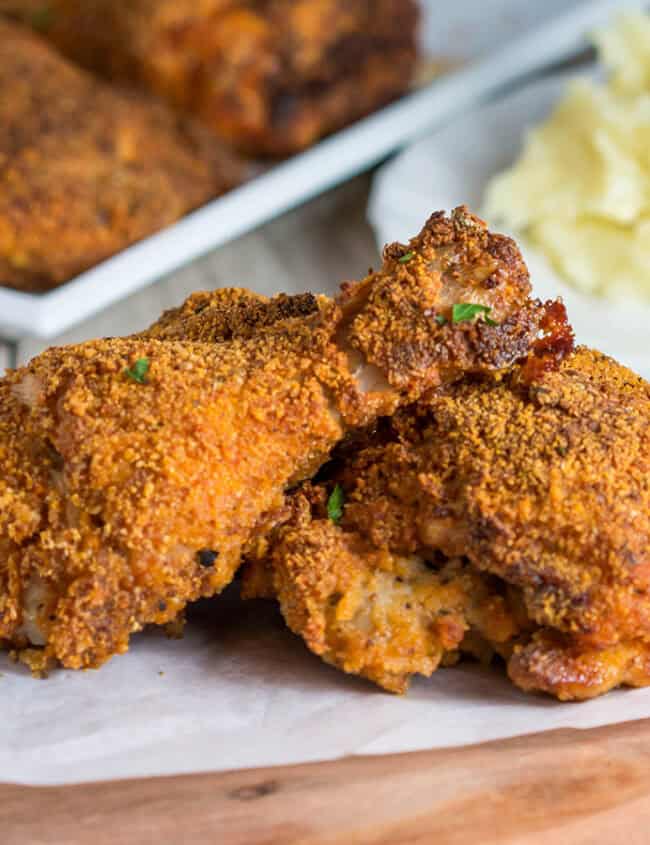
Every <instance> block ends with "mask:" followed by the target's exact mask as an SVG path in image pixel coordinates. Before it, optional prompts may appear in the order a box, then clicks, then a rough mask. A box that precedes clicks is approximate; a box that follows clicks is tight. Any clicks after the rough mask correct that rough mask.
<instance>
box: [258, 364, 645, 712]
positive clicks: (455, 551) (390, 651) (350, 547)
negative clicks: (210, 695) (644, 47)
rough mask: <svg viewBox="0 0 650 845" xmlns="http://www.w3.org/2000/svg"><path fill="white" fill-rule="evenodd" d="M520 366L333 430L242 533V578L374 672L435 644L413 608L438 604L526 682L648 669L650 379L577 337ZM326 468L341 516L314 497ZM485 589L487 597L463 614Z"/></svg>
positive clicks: (311, 635) (332, 650)
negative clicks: (360, 429) (258, 523)
mask: <svg viewBox="0 0 650 845" xmlns="http://www.w3.org/2000/svg"><path fill="white" fill-rule="evenodd" d="M538 361H539V359H538ZM536 368H537V365H536ZM534 369H535V368H534ZM536 371H537V375H538V378H537V380H535V381H533V382H530V381H529V377H530V372H529V371H528V367H527V366H526V365H525V366H524V367H523V368H522V369H517V370H514V371H512V372H511V373H510V374H509V375H507V376H505V377H504V378H501V379H497V380H494V379H492V380H490V379H475V378H467V379H465V380H464V381H462V382H460V383H457V384H454V385H451V386H449V387H445V388H441V389H439V390H436V391H433V392H431V393H430V394H428V395H427V396H426V397H424V398H423V399H422V400H421V401H420V402H419V404H417V405H416V406H411V407H410V408H406V409H403V410H400V411H398V413H397V415H396V416H395V418H394V419H393V420H392V421H391V422H389V423H385V424H384V425H382V426H380V428H379V429H378V430H377V431H375V432H374V433H372V435H371V436H370V437H369V438H367V439H366V441H365V442H364V441H363V440H362V441H361V443H359V441H358V440H352V441H350V442H349V443H347V444H346V443H344V444H343V445H342V446H341V447H340V448H339V451H338V459H337V461H336V462H335V463H334V465H333V469H331V470H330V471H329V473H328V475H327V476H326V477H325V479H324V480H323V481H322V482H321V483H320V485H319V486H318V487H317V488H316V491H315V492H314V491H312V490H310V488H306V490H305V492H303V493H301V494H298V496H297V503H295V502H294V506H293V507H294V515H293V517H292V519H291V521H290V522H289V523H288V525H286V526H283V527H279V528H277V529H276V530H275V532H274V533H272V535H271V538H270V540H267V541H266V544H264V543H263V544H261V545H260V546H259V547H257V548H256V549H255V550H254V551H255V554H254V563H253V564H252V565H251V568H250V569H249V571H248V573H247V576H246V589H247V593H248V594H249V595H252V596H264V595H266V596H273V595H277V597H278V598H279V600H280V603H281V606H282V609H283V613H284V615H285V617H286V619H287V621H288V623H289V625H290V627H291V628H292V629H293V630H294V631H296V632H297V633H299V634H301V635H302V636H303V637H304V638H305V640H306V642H307V644H308V645H309V647H310V648H311V649H312V650H313V651H315V652H316V653H318V654H322V655H323V656H324V658H325V659H326V660H328V661H330V662H333V663H335V664H336V665H338V666H340V667H341V668H343V669H345V670H346V671H353V672H358V673H360V674H363V675H365V676H366V677H369V678H371V679H372V680H375V681H376V682H377V683H380V684H381V685H382V686H385V687H386V688H387V689H393V690H398V691H400V690H402V689H403V688H405V686H406V683H407V680H408V676H409V675H410V674H412V673H414V672H420V673H422V674H428V673H430V672H431V671H433V669H435V666H436V665H437V663H438V661H439V660H440V659H442V655H443V654H444V650H445V647H446V646H445V643H444V642H442V641H441V640H440V638H437V632H436V627H435V624H433V625H432V617H431V615H427V613H428V612H429V610H431V609H432V608H436V607H440V606H441V607H443V608H446V609H450V610H451V611H452V612H453V613H454V614H457V617H458V616H459V617H460V619H461V624H460V628H459V629H458V630H459V632H460V635H459V643H458V644H457V647H460V648H461V649H462V648H464V647H465V646H464V644H463V639H462V635H463V631H464V630H465V629H469V630H470V631H475V632H477V633H478V634H479V635H480V637H481V640H482V641H483V643H485V642H487V643H488V644H491V645H492V646H493V647H494V648H496V650H497V651H498V652H499V653H500V654H501V655H502V656H504V657H505V658H506V659H507V661H508V673H509V675H510V677H511V679H512V680H513V681H514V682H515V683H516V684H517V685H518V686H520V687H521V688H522V689H524V690H527V691H543V692H546V693H549V694H552V695H555V696H556V697H558V698H560V699H563V700H569V699H577V700H581V699H587V698H592V697H594V696H597V695H601V694H603V693H604V692H607V691H608V690H609V689H612V688H614V687H616V686H619V685H628V686H644V685H647V684H649V683H650V659H649V653H650V651H649V650H650V598H649V596H650V584H649V579H650V522H649V516H650V385H649V384H648V383H647V382H645V381H644V380H643V379H641V378H640V377H638V376H636V375H635V374H634V373H632V372H631V371H629V370H627V369H626V368H625V367H622V366H621V365H619V364H617V363H615V362H614V361H612V360H611V359H609V358H607V357H606V356H604V355H602V354H601V353H598V352H594V351H592V350H589V349H585V348H580V349H578V350H577V351H576V352H575V353H573V354H572V355H570V356H569V357H568V358H567V359H566V360H565V361H564V362H563V363H562V364H561V366H560V367H559V369H557V370H556V371H550V370H548V369H547V368H546V367H545V366H543V367H541V368H537V369H536ZM335 482H337V483H339V484H341V485H342V487H343V490H344V491H345V508H344V514H343V517H342V520H341V522H340V525H334V524H333V523H332V522H331V521H328V520H327V514H326V509H325V500H326V491H330V490H331V489H332V487H333V484H334V483H335ZM306 501H308V502H309V503H310V507H311V509H310V510H307V509H306V505H305V502H306ZM449 559H451V560H452V561H453V560H459V559H461V560H462V559H466V560H468V561H469V562H470V563H471V565H470V566H468V567H467V568H465V569H463V570H461V571H459V570H458V569H454V568H453V566H452V569H451V572H450V571H449V569H448V567H449V566H450V564H449V563H448V561H449ZM264 560H266V564H264ZM424 561H433V562H434V564H435V565H434V566H433V571H426V569H425V568H424V564H423V562H424ZM443 573H444V574H446V575H448V576H449V577H450V581H449V582H448V583H447V584H445V585H444V587H445V589H444V590H443V589H442V586H441V583H440V580H439V579H440V577H441V576H442V574H443ZM396 574H398V575H399V577H400V578H401V581H400V582H399V585H393V584H392V583H391V579H393V580H397V579H396V578H395V576H396ZM486 578H488V579H489V580H484V579H486ZM463 579H465V582H463ZM464 584H467V587H466V588H465V586H464ZM445 590H446V591H447V592H445ZM454 590H457V591H458V592H456V593H455V594H454V593H453V591H454ZM407 595H408V598H406V596H407ZM452 595H454V596H455V597H454V598H452V597H451V596H452ZM433 596H437V597H439V598H440V599H441V605H439V606H437V605H436V604H435V599H434V598H433ZM484 596H487V598H488V600H489V601H493V600H494V596H498V597H499V598H500V601H501V602H503V604H497V605H495V606H496V607H497V612H496V613H495V611H494V609H492V608H491V609H490V610H489V611H488V612H487V613H486V614H484V616H483V617H482V618H479V619H477V617H476V608H475V605H474V604H473V602H474V601H476V600H478V599H480V598H482V597H484ZM407 602H408V605H407ZM339 604H340V606H341V608H342V611H341V614H338V613H337V608H338V607H339ZM348 608H352V611H351V612H350V613H349V614H348V615H346V614H347V609H348ZM377 608H379V610H377ZM423 608H424V612H423ZM434 618H435V617H434ZM452 618H453V617H452ZM423 620H425V621H426V623H423ZM504 620H510V623H511V627H510V628H508V626H507V624H506V625H505V627H500V626H499V623H500V622H504ZM490 622H492V623H493V624H496V631H497V632H500V633H499V635H498V636H497V635H495V630H494V628H493V629H492V630H490ZM427 625H428V627H427ZM463 626H464V627H463ZM500 637H501V638H500ZM405 655H408V656H409V659H410V661H411V662H410V663H409V661H408V660H406V659H405ZM427 661H428V662H427ZM395 667H400V669H399V670H398V669H397V668H395Z"/></svg>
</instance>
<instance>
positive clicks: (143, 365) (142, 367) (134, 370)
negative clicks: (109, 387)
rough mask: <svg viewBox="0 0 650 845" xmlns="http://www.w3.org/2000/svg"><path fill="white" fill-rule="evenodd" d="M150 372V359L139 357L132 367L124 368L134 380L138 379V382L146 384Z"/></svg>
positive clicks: (125, 373) (127, 374)
mask: <svg viewBox="0 0 650 845" xmlns="http://www.w3.org/2000/svg"><path fill="white" fill-rule="evenodd" d="M148 372H149V359H148V358H138V360H137V361H136V362H135V364H134V365H133V366H132V367H131V368H127V369H126V370H124V375H125V376H127V377H128V378H130V379H132V380H133V381H137V382H138V384H146V383H147V373H148Z"/></svg>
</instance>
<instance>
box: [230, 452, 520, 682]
mask: <svg viewBox="0 0 650 845" xmlns="http://www.w3.org/2000/svg"><path fill="white" fill-rule="evenodd" d="M365 457H366V458H368V457H369V455H368V454H367V453H366V455H365ZM351 470H352V467H350V466H348V467H347V472H346V477H347V476H348V475H351ZM358 471H360V467H358V468H357V469H356V472H358ZM350 481H351V482H352V485H351V486H350V485H347V484H346V486H345V490H346V499H347V500H348V501H350V502H356V503H357V507H356V509H353V508H352V504H350V505H349V506H348V507H346V513H345V517H344V519H343V521H342V523H341V524H335V523H334V522H333V521H332V520H331V519H329V518H328V514H327V504H326V502H327V493H328V490H331V489H332V487H331V483H330V484H328V485H318V486H316V487H313V486H311V485H309V484H307V485H305V486H304V487H303V488H302V489H301V490H300V491H299V492H298V493H297V494H295V495H294V496H293V497H292V498H291V499H290V504H291V510H292V515H291V518H290V519H289V520H288V521H287V522H286V523H285V524H283V525H282V526H281V527H279V528H278V529H277V530H276V531H275V532H272V533H271V535H270V536H269V537H266V538H263V539H262V540H261V542H260V543H259V544H258V546H257V547H256V548H255V549H254V550H252V551H251V555H250V557H249V561H248V564H247V567H246V569H245V570H244V583H243V596H244V597H245V598H249V599H252V598H273V597H276V598H277V599H278V601H279V603H280V608H281V610H282V613H283V616H284V618H285V620H286V622H287V624H288V626H289V627H290V628H291V630H292V631H293V632H294V633H296V634H298V635H299V636H301V637H302V638H303V639H304V641H305V643H306V644H307V646H308V647H309V649H310V650H311V651H313V652H314V653H315V654H317V655H319V656H320V657H322V659H323V660H325V661H326V662H327V663H330V664H332V665H334V666H337V667H338V668H340V669H342V670H343V671H345V672H348V673H351V674H356V675H361V676H362V677H365V678H368V679H369V680H371V681H374V682H375V683H377V684H379V685H380V686H381V687H383V688H384V689H386V690H389V691H390V692H396V693H403V692H406V690H407V689H408V685H409V681H410V678H411V676H412V675H414V674H420V675H425V676H429V675H431V674H432V673H433V672H434V671H435V670H436V669H437V668H438V666H439V665H441V664H442V665H450V664H452V663H455V662H456V661H457V660H458V657H459V655H460V653H461V652H469V653H471V654H473V655H475V656H477V657H479V658H480V659H482V660H485V661H489V660H490V658H491V656H492V654H493V653H494V652H495V651H498V652H499V653H503V654H506V653H509V652H510V650H511V648H512V641H513V640H514V638H515V636H516V635H517V634H518V633H519V628H518V624H517V620H516V617H515V614H514V613H513V612H512V610H511V608H510V606H509V604H508V598H507V591H506V589H505V585H503V584H502V583H501V584H499V582H498V579H496V578H491V577H490V576H485V575H482V574H480V573H479V572H478V571H477V570H476V569H474V568H473V567H472V566H470V565H469V563H468V561H467V560H466V559H463V558H455V559H451V560H448V559H446V558H444V557H443V556H441V555H438V556H436V555H427V554H426V552H423V550H421V549H420V548H419V547H418V544H417V543H413V542H410V541H408V540H407V539H406V538H405V536H404V535H403V533H402V532H401V531H400V530H398V531H395V532H392V531H391V530H390V529H391V528H395V527H396V526H395V525H394V524H393V525H390V524H389V525H386V524H385V523H384V525H383V528H384V529H387V530H386V533H385V534H384V536H383V538H382V540H381V541H380V540H379V539H378V538H377V536H371V532H369V531H368V528H369V525H375V526H377V527H378V528H379V529H380V530H382V521H381V516H382V515H383V514H381V513H380V512H379V511H378V512H377V514H375V516H374V518H373V516H372V513H373V512H374V511H375V510H376V509H378V508H380V507H381V504H382V501H385V500H384V498H383V496H382V495H381V493H380V491H379V489H377V488H375V489H373V490H372V492H370V493H369V491H368V488H367V485H368V483H370V484H371V483H372V482H370V479H369V478H368V477H367V476H366V475H363V474H361V475H358V476H357V475H355V476H354V478H350ZM384 483H385V484H387V483H388V479H384ZM383 492H384V494H386V493H387V491H386V490H385V491H383ZM362 511H363V515H362Z"/></svg>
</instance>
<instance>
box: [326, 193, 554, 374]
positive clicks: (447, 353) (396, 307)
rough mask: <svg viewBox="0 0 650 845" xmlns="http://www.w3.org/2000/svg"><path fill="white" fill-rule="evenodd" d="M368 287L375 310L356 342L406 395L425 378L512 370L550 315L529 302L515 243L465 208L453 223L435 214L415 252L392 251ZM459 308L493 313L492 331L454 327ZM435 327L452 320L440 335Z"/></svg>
mask: <svg viewBox="0 0 650 845" xmlns="http://www.w3.org/2000/svg"><path fill="white" fill-rule="evenodd" d="M365 285H366V286H367V288H368V294H367V296H368V301H367V304H366V307H365V308H364V309H363V311H362V312H361V313H360V314H358V315H356V316H355V317H354V319H353V320H352V322H351V326H350V343H351V345H352V346H353V347H354V348H355V349H357V350H359V351H360V352H361V353H362V355H363V356H364V358H365V359H366V360H368V361H370V362H371V363H372V364H374V365H376V366H377V367H379V368H380V369H381V370H383V371H384V372H388V373H389V378H390V379H391V382H392V383H394V384H397V385H400V386H406V387H408V383H409V380H410V379H418V380H419V379H420V378H421V377H422V373H430V374H431V376H432V378H431V384H432V385H434V384H440V383H442V382H448V381H453V380H455V379H456V378H458V377H459V376H460V375H461V374H463V373H471V372H480V371H485V370H498V369H501V368H506V367H509V366H511V365H512V363H513V362H514V361H516V360H517V359H519V358H524V357H526V355H527V354H528V352H529V349H530V347H531V343H532V339H533V338H534V337H535V336H536V334H537V332H538V330H539V328H540V325H541V320H542V319H543V314H544V310H543V308H542V306H541V304H540V303H539V302H535V301H531V300H530V278H529V275H528V270H527V268H526V265H525V263H524V261H523V258H522V257H521V253H520V252H519V250H518V249H517V246H516V244H515V243H514V241H513V240H511V239H510V238H508V237H506V236H505V235H497V234H493V233H492V232H490V231H489V230H488V229H487V227H486V225H485V223H484V222H483V221H482V220H481V219H480V218H478V217H476V216H475V215H473V214H471V213H470V212H469V211H468V209H467V208H466V207H464V206H461V207H459V208H456V209H454V211H453V213H452V214H451V215H450V216H446V215H445V214H444V212H442V211H439V212H436V213H435V214H433V215H431V217H430V218H429V220H428V221H427V223H426V225H425V226H424V228H423V229H422V231H421V232H420V233H419V234H418V235H417V236H416V237H414V238H412V239H411V240H410V241H409V243H408V244H407V245H404V244H399V243H394V244H390V245H389V246H387V247H386V248H385V250H384V266H383V269H382V271H381V273H380V274H375V275H373V274H371V275H370V276H369V277H368V278H367V279H366V280H365ZM348 295H349V296H350V297H355V296H359V291H358V289H352V290H351V291H350V292H349V293H348ZM343 303H345V294H344V299H343ZM457 303H472V304H476V305H483V306H485V307H487V308H489V309H491V310H490V318H491V322H488V321H486V320H485V319H477V320H468V321H464V322H459V323H454V322H453V321H452V308H453V306H454V305H455V304H457ZM433 320H439V321H442V320H444V321H445V323H444V325H441V326H440V327H439V331H437V332H432V331H431V322H432V321H433Z"/></svg>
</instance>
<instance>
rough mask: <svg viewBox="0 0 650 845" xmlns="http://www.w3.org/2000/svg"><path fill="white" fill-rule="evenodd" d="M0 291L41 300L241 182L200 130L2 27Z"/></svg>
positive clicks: (238, 170)
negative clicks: (35, 294) (19, 292)
mask: <svg viewBox="0 0 650 845" xmlns="http://www.w3.org/2000/svg"><path fill="white" fill-rule="evenodd" d="M0 43H2V48H3V58H2V62H0V162H2V168H1V169H0V283H2V284H4V285H8V286H9V287H14V288H17V289H18V290H24V291H44V290H48V289H50V288H53V287H55V286H57V285H59V284H61V283H62V282H65V281H67V280H68V279H69V278H71V277H72V276H74V275H76V274H78V273H80V272H82V271H83V270H86V269H87V268H89V267H91V266H92V265H94V264H96V263H98V262H99V261H102V260H103V259H105V258H107V257H109V256H110V255H112V254H113V253H115V252H118V251H119V250H121V249H124V248H125V247H127V246H128V245H129V244H131V243H133V242H134V241H137V240H139V239H141V238H143V237H145V236H146V235H149V234H151V233H152V232H155V231H157V230H158V229H161V228H163V227H164V226H167V225H168V224H170V223H172V222H173V221H174V220H176V219H178V218H179V217H181V216H182V215H183V214H185V213H186V212H188V211H190V210H191V209H193V208H196V207H197V206H200V205H202V204H203V203H205V202H207V200H209V199H210V198H212V197H215V196H217V195H218V194H220V193H222V192H223V191H225V190H227V189H228V188H230V187H232V186H233V185H234V184H236V183H237V182H238V181H239V180H240V179H241V178H242V176H243V172H244V171H243V168H242V166H241V164H239V163H238V162H237V160H236V158H235V157H234V156H233V155H231V154H230V153H228V152H226V151H225V149H224V148H223V147H222V146H221V145H220V144H219V143H217V142H215V140H214V138H212V137H211V135H210V133H209V132H207V130H205V129H204V128H203V127H200V126H198V125H194V124H193V123H192V121H191V120H189V119H185V118H180V117H178V116H177V115H176V114H174V113H173V112H171V111H170V110H168V109H167V108H166V107H165V106H163V105H161V104H159V103H156V102H153V101H150V100H149V99H147V98H145V97H144V96H142V95H128V94H126V93H123V92H120V91H117V90H113V89H111V88H109V87H108V86H106V85H105V84H103V83H100V82H98V81H97V80H95V79H94V78H92V77H91V76H89V75H88V74H86V73H85V72H84V71H81V70H79V69H78V68H76V67H74V66H73V65H71V64H69V63H68V62H67V61H66V60H65V59H63V58H62V57H61V56H59V55H58V54H57V53H56V52H55V51H54V50H52V49H51V48H50V47H49V46H48V45H47V44H46V43H45V42H43V41H42V40H41V39H40V38H38V37H37V36H35V35H33V34H32V33H30V32H29V31H28V30H26V29H24V28H22V27H20V26H17V25H12V24H10V23H7V22H6V21H3V20H2V19H1V18H0Z"/></svg>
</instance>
